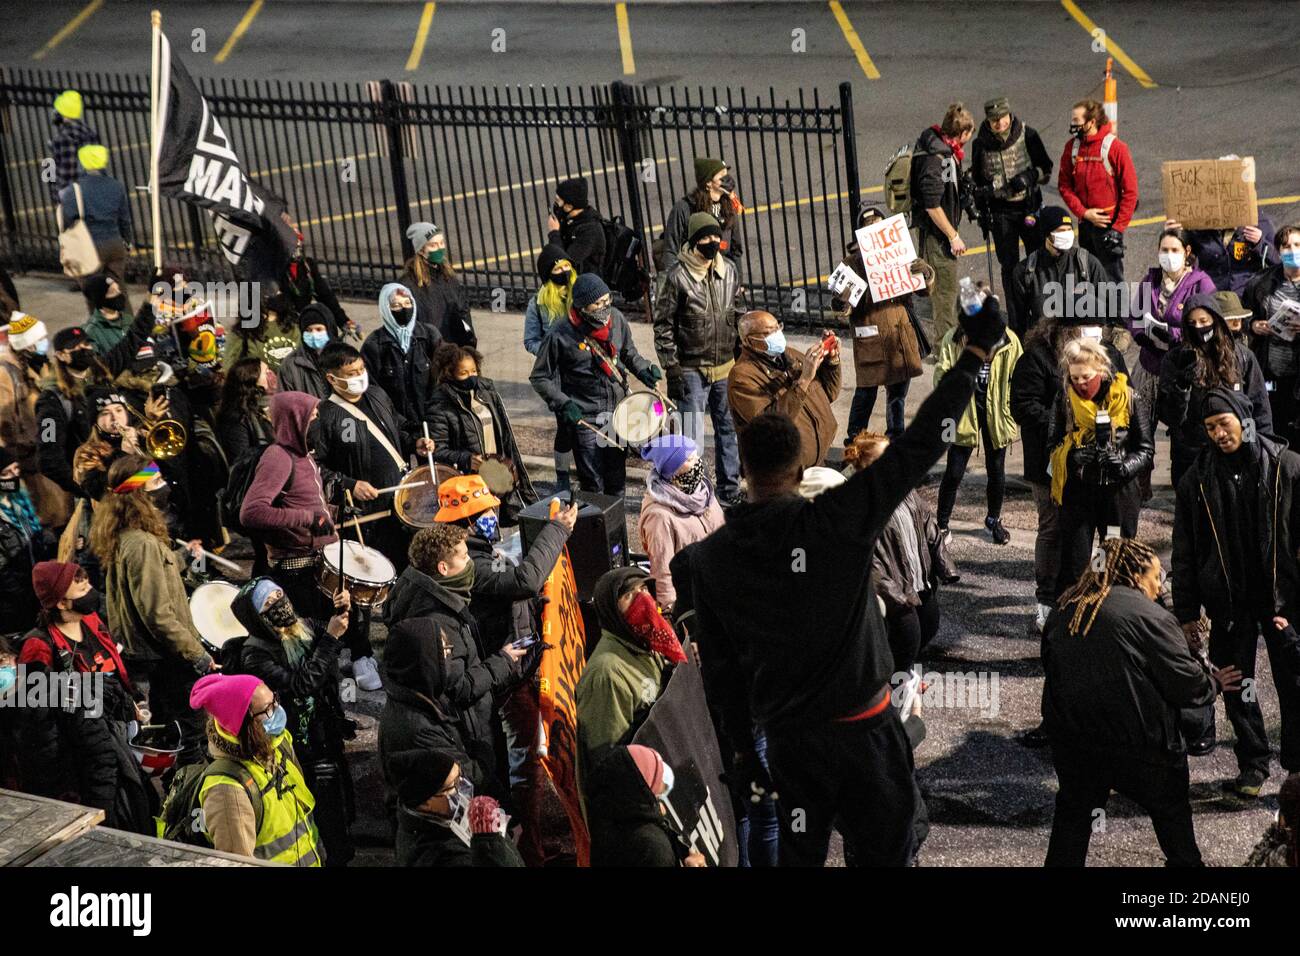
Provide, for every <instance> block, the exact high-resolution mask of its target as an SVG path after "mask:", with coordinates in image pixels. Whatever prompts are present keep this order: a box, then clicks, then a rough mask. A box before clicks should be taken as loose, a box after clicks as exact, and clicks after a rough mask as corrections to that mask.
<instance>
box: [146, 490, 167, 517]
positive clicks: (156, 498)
mask: <svg viewBox="0 0 1300 956" xmlns="http://www.w3.org/2000/svg"><path fill="white" fill-rule="evenodd" d="M149 497H150V498H151V499H153V506H154V507H155V508H157V509H158V510H159V511H161V512H163V513H166V511H167V505H168V503H170V502H171V499H172V486H171V485H163V486H162V487H161V488H159V489H158V490H157V491H151V492H149Z"/></svg>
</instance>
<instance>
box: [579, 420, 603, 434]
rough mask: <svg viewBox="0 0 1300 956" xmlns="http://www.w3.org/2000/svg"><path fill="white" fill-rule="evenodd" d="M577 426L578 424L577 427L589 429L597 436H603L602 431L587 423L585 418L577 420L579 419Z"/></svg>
mask: <svg viewBox="0 0 1300 956" xmlns="http://www.w3.org/2000/svg"><path fill="white" fill-rule="evenodd" d="M578 424H579V425H582V426H583V427H584V428H590V429H591V430H592V431H594V432H595V433H596V434H597V435H603V434H605V433H604V432H603V431H601V430H600V429H599V428H597V427H596V426H595V425H593V424H592V423H591V422H589V421H587V420H586V419H585V418H579V419H578Z"/></svg>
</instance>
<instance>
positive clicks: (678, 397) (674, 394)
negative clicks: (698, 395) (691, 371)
mask: <svg viewBox="0 0 1300 956" xmlns="http://www.w3.org/2000/svg"><path fill="white" fill-rule="evenodd" d="M665 371H666V373H667V375H668V397H669V398H671V399H672V400H673V401H674V402H684V401H686V375H685V374H684V373H683V372H682V367H681V366H680V365H670V366H668V368H667V369H666V370H665Z"/></svg>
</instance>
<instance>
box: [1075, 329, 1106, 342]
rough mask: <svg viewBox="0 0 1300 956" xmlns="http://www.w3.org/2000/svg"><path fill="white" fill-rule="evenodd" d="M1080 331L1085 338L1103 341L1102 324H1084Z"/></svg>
mask: <svg viewBox="0 0 1300 956" xmlns="http://www.w3.org/2000/svg"><path fill="white" fill-rule="evenodd" d="M1079 331H1080V333H1081V334H1082V335H1083V337H1084V338H1085V339H1094V340H1095V341H1098V342H1100V341H1101V326H1100V325H1085V326H1084V327H1083V328H1082V329H1080V330H1079Z"/></svg>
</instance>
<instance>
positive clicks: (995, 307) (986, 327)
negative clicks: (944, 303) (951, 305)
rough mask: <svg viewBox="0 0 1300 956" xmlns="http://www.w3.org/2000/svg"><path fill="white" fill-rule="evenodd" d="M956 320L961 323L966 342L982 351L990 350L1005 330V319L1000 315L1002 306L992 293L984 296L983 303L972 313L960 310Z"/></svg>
mask: <svg viewBox="0 0 1300 956" xmlns="http://www.w3.org/2000/svg"><path fill="white" fill-rule="evenodd" d="M957 321H958V322H959V323H960V324H961V328H962V331H963V332H965V333H966V341H967V343H969V344H970V345H973V346H975V347H976V348H977V349H981V350H983V351H984V352H991V351H992V350H993V346H995V345H997V344H998V340H999V339H1001V338H1002V334H1003V333H1004V332H1006V330H1007V320H1006V319H1005V318H1004V317H1003V315H1002V307H1001V306H1000V305H999V304H998V299H997V296H994V295H988V296H985V298H984V304H983V305H982V306H981V307H980V310H979V311H978V312H976V313H975V314H974V315H967V314H966V313H965V312H962V313H961V314H960V315H959V316H958V319H957Z"/></svg>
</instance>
